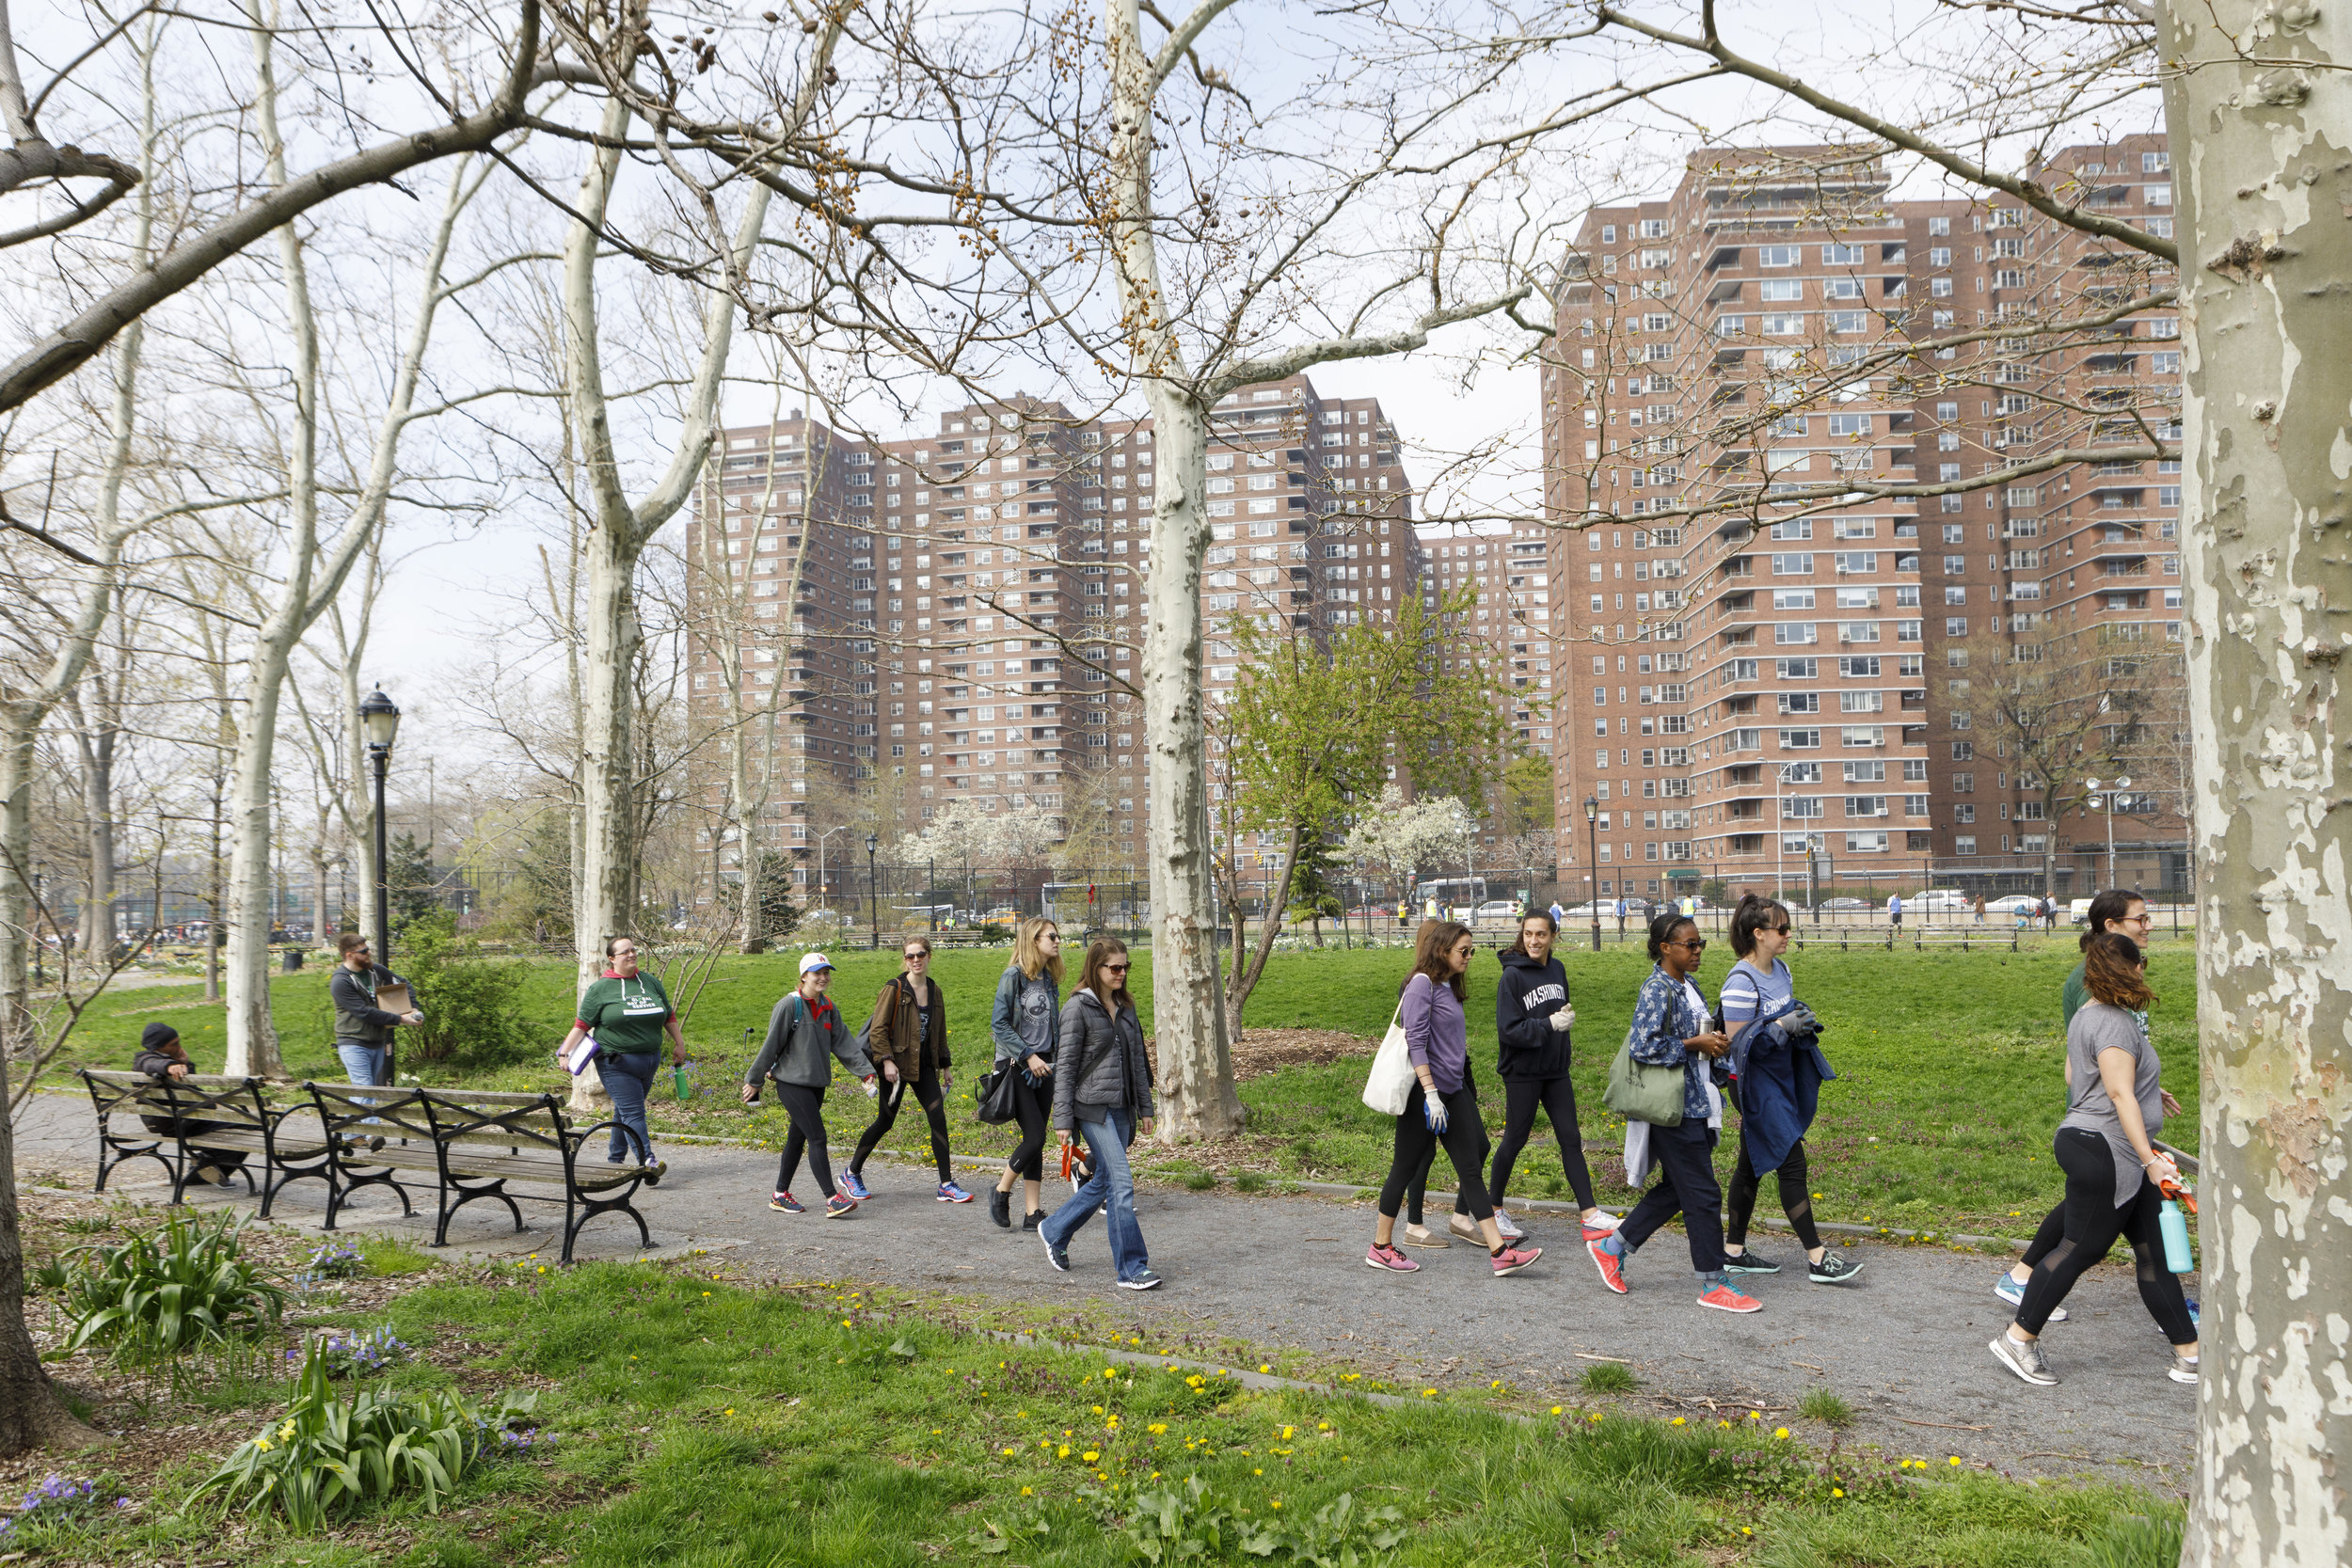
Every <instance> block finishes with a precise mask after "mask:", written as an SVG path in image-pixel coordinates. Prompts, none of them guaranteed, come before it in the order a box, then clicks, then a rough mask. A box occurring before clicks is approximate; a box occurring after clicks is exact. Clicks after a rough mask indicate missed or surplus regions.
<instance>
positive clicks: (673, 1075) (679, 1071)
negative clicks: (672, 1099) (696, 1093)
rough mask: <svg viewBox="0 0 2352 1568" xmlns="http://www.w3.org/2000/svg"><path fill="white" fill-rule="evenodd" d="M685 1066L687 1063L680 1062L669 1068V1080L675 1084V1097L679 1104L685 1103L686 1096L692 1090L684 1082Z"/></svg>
mask: <svg viewBox="0 0 2352 1568" xmlns="http://www.w3.org/2000/svg"><path fill="white" fill-rule="evenodd" d="M687 1066H688V1064H687V1063H685V1062H680V1063H678V1064H677V1066H675V1067H674V1068H672V1069H670V1081H671V1082H672V1083H673V1084H675V1085H677V1099H678V1103H679V1104H681V1105H683V1104H685V1103H686V1099H687V1096H689V1095H690V1094H691V1093H692V1092H693V1090H692V1089H691V1087H689V1086H688V1085H687V1082H686V1069H687Z"/></svg>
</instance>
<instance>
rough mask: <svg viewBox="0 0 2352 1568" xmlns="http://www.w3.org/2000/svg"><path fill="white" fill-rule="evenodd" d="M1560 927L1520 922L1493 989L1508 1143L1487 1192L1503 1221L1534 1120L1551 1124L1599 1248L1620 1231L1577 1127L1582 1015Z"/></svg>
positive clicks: (1536, 918) (1529, 918) (1533, 919)
mask: <svg viewBox="0 0 2352 1568" xmlns="http://www.w3.org/2000/svg"><path fill="white" fill-rule="evenodd" d="M1559 934H1560V928H1559V926H1558V924H1557V923H1556V922H1555V921H1554V920H1553V919H1552V918H1551V916H1549V915H1548V914H1546V913H1545V912H1544V911H1541V910H1530V911H1528V912H1527V913H1525V914H1523V915H1521V916H1520V917H1519V938H1518V942H1516V943H1515V944H1513V945H1512V946H1511V947H1509V948H1507V949H1506V950H1505V951H1504V952H1503V955H1502V979H1501V980H1499V981H1497V982H1496V984H1495V1039H1496V1042H1497V1059H1496V1062H1495V1073H1496V1076H1498V1077H1500V1078H1501V1079H1502V1094H1503V1112H1502V1140H1501V1141H1500V1142H1498V1143H1497V1144H1496V1145H1495V1163H1494V1175H1493V1177H1492V1179H1491V1180H1489V1181H1488V1183H1487V1185H1488V1187H1489V1188H1490V1189H1491V1194H1492V1196H1493V1198H1494V1200H1495V1207H1496V1218H1497V1220H1498V1221H1500V1219H1501V1217H1502V1214H1501V1211H1502V1195H1503V1194H1504V1193H1505V1192H1506V1191H1508V1190H1509V1188H1510V1185H1511V1170H1512V1167H1513V1166H1514V1165H1515V1164H1518V1157H1519V1151H1520V1150H1521V1149H1523V1148H1526V1147H1527V1140H1528V1138H1529V1137H1530V1136H1531V1135H1532V1134H1533V1133H1534V1131H1535V1113H1536V1112H1537V1111H1538V1110H1541V1111H1542V1112H1543V1113H1544V1115H1546V1116H1547V1117H1550V1118H1551V1131H1552V1134H1553V1136H1555V1137H1557V1138H1558V1139H1559V1140H1560V1164H1561V1167H1562V1169H1563V1170H1564V1171H1565V1173H1566V1175H1567V1178H1568V1187H1569V1189H1570V1190H1571V1191H1573V1192H1574V1193H1575V1194H1576V1203H1577V1207H1578V1208H1580V1209H1581V1210H1582V1211H1583V1212H1584V1239H1585V1240H1586V1241H1588V1242H1594V1241H1598V1240H1599V1239H1600V1238H1601V1237H1603V1236H1606V1235H1607V1234H1609V1232H1611V1231H1612V1230H1614V1229H1616V1228H1617V1222H1616V1220H1615V1219H1614V1218H1613V1217H1612V1216H1611V1215H1609V1214H1607V1213H1604V1212H1602V1211H1601V1209H1600V1206H1599V1205H1598V1204H1597V1203H1595V1202H1594V1201H1593V1175H1592V1172H1591V1171H1590V1170H1589V1169H1588V1168H1586V1166H1585V1164H1584V1133H1583V1130H1582V1129H1581V1127H1579V1126H1578V1125H1577V1119H1576V1088H1575V1085H1573V1084H1571V1083H1570V1082H1569V1080H1568V1059H1569V1039H1568V1029H1569V1026H1570V1025H1571V1024H1573V1023H1574V1022H1576V1009H1575V1008H1574V1007H1572V1006H1568V972H1567V970H1566V969H1565V967H1564V966H1563V965H1562V964H1561V962H1560V960H1559V959H1558V958H1553V957H1552V956H1551V948H1552V943H1553V942H1555V941H1556V940H1557V939H1558V937H1559Z"/></svg>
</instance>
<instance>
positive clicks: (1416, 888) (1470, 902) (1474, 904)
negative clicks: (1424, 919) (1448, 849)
mask: <svg viewBox="0 0 2352 1568" xmlns="http://www.w3.org/2000/svg"><path fill="white" fill-rule="evenodd" d="M1433 899H1434V900H1435V901H1436V903H1437V906H1438V919H1439V920H1458V921H1460V922H1461V923H1462V924H1463V925H1465V926H1467V925H1469V924H1470V922H1471V920H1472V919H1473V918H1474V917H1475V916H1476V915H1477V913H1478V906H1479V905H1481V904H1483V903H1485V902H1486V878H1484V877H1444V878H1433V879H1430V880H1428V881H1425V882H1416V883H1414V884H1413V896H1412V908H1413V910H1414V911H1415V912H1416V913H1418V914H1422V915H1426V914H1427V913H1428V912H1429V905H1430V902H1431V901H1432V900H1433Z"/></svg>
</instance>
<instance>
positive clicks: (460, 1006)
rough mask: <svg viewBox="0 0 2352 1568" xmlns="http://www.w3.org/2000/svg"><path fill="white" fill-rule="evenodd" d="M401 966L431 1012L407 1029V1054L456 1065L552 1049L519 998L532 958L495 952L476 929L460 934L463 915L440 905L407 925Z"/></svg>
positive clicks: (504, 1063) (498, 1062)
mask: <svg viewBox="0 0 2352 1568" xmlns="http://www.w3.org/2000/svg"><path fill="white" fill-rule="evenodd" d="M399 961H400V973H401V975H402V977H403V978H405V980H406V981H407V982H408V984H409V986H410V987H411V988H413V990H415V992H416V998H417V1006H418V1007H419V1008H420V1009H421V1011H422V1012H423V1013H424V1026H423V1027H422V1028H421V1029H403V1030H401V1031H400V1032H399V1036H398V1038H397V1040H396V1042H395V1049H396V1050H397V1052H398V1053H399V1057H400V1059H403V1060H406V1061H411V1062H436V1063H441V1064H445V1065H447V1066H449V1067H452V1068H460V1069H468V1068H498V1067H513V1066H515V1065H516V1064H518V1063H521V1062H525V1061H528V1060H530V1059H531V1058H532V1056H534V1055H537V1054H539V1053H542V1052H544V1051H545V1050H547V1049H548V1047H549V1046H551V1045H552V1044H553V1042H552V1041H547V1040H541V1039H538V1038H536V1037H534V1036H533V1034H532V1029H531V1027H530V1025H529V1023H528V1022H526V1020H525V1019H524V1017H523V1012H522V1008H521V1006H519V1004H518V1001H517V998H518V997H519V996H520V994H521V991H522V987H523V983H524V982H525V981H526V980H527V979H529V978H530V974H531V962H530V960H529V959H527V958H491V957H488V956H487V955H485V953H484V952H483V950H482V944H481V943H480V942H477V941H476V940H475V939H474V938H473V937H471V936H465V937H460V936H459V935H458V934H457V919H456V916H454V915H453V914H451V913H450V911H447V910H432V911H428V912H426V913H424V914H421V915H420V916H418V917H417V918H416V919H414V920H412V921H410V922H409V924H408V926H407V927H406V928H405V930H403V931H402V932H401V946H400V953H399Z"/></svg>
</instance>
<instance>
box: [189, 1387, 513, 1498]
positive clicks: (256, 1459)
mask: <svg viewBox="0 0 2352 1568" xmlns="http://www.w3.org/2000/svg"><path fill="white" fill-rule="evenodd" d="M535 1398H536V1396H526V1397H524V1398H522V1399H519V1400H517V1399H516V1398H514V1397H513V1396H511V1395H510V1396H509V1397H508V1399H507V1401H506V1402H505V1403H504V1404H503V1405H501V1407H500V1408H499V1409H498V1410H497V1411H495V1412H491V1413H485V1412H483V1411H480V1410H478V1409H476V1408H475V1407H474V1406H473V1405H471V1404H469V1403H468V1402H467V1401H466V1400H465V1399H464V1397H463V1396H461V1395H459V1394H457V1393H456V1392H454V1391H453V1390H449V1389H426V1390H422V1391H417V1390H401V1389H389V1388H360V1389H358V1390H357V1391H355V1392H353V1393H352V1394H350V1395H349V1396H348V1397H346V1396H344V1395H342V1394H339V1393H337V1392H336V1390H335V1384H334V1379H333V1378H332V1377H331V1376H330V1375H329V1371H328V1354H327V1351H326V1348H325V1345H324V1343H323V1342H321V1341H313V1343H312V1344H311V1346H310V1352H309V1353H308V1354H306V1355H305V1356H304V1358H303V1363H302V1371H301V1374H300V1375H299V1376H298V1377H297V1378H296V1379H295V1381H294V1400H293V1402H291V1403H289V1404H288V1405H287V1407H286V1413H285V1414H284V1415H283V1416H282V1417H280V1418H278V1419H277V1420H274V1421H272V1422H271V1423H270V1425H269V1426H268V1427H266V1428H264V1429H263V1430H262V1432H260V1433H256V1434H255V1435H254V1436H253V1437H251V1438H249V1439H248V1440H246V1442H245V1443H244V1444H243V1445H241V1446H240V1447H239V1448H238V1449H237V1450H236V1452H234V1453H232V1454H230V1456H229V1458H228V1459H227V1460H226V1461H224V1462H223V1463H222V1465H221V1466H220V1468H219V1469H217V1470H215V1471H214V1472H213V1473H212V1474H211V1475H210V1476H208V1477H206V1478H205V1479H204V1481H203V1482H202V1484H200V1485H199V1486H198V1487H197V1489H196V1491H195V1492H194V1493H193V1494H191V1495H190V1497H189V1498H188V1501H189V1503H190V1505H191V1506H193V1505H194V1504H196V1503H198V1502H200V1501H202V1500H203V1499H204V1498H206V1497H218V1498H219V1499H220V1501H221V1502H222V1504H223V1505H224V1506H225V1507H228V1508H242V1509H243V1510H245V1511H246V1513H267V1512H273V1511H274V1512H277V1513H282V1514H284V1515H285V1517H286V1521H287V1522H288V1523H289V1524H291V1525H292V1526H294V1528H296V1529H300V1530H316V1529H318V1528H321V1527H323V1526H324V1525H325V1524H326V1521H327V1519H328V1518H329V1517H330V1516H331V1515H334V1514H339V1513H352V1512H354V1511H356V1510H358V1509H359V1508H361V1507H363V1506H367V1505H371V1504H380V1503H382V1502H384V1501H386V1500H387V1499H389V1498H391V1497H397V1496H399V1495H401V1494H403V1493H410V1492H417V1493H421V1494H422V1495H423V1499H424V1506H425V1510H426V1512H428V1513H439V1512H440V1509H441V1499H442V1498H443V1497H446V1496H448V1495H449V1493H450V1492H451V1491H452V1490H453V1489H454V1488H455V1486H456V1485H457V1483H458V1481H461V1480H463V1479H464V1477H465V1475H466V1472H467V1471H468V1470H469V1469H471V1468H472V1467H473V1466H474V1465H476V1464H478V1463H479V1462H480V1461H481V1460H482V1459H483V1457H484V1456H485V1452H487V1451H490V1450H492V1449H499V1448H527V1447H529V1446H531V1445H532V1443H533V1442H534V1440H535V1438H536V1434H535V1433H516V1431H515V1426H516V1418H517V1417H519V1416H522V1415H524V1414H526V1413H528V1412H529V1411H530V1409H531V1408H532V1402H533V1401H534V1400H535Z"/></svg>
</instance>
